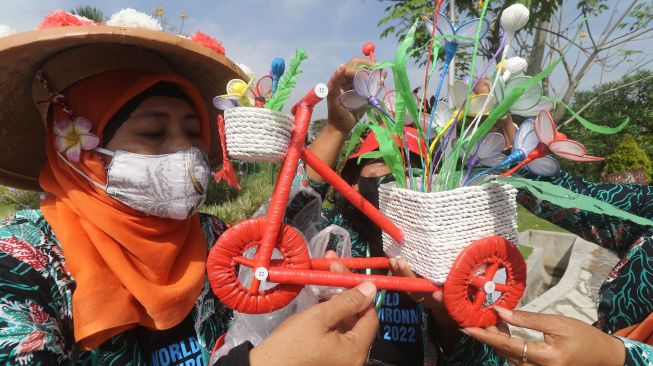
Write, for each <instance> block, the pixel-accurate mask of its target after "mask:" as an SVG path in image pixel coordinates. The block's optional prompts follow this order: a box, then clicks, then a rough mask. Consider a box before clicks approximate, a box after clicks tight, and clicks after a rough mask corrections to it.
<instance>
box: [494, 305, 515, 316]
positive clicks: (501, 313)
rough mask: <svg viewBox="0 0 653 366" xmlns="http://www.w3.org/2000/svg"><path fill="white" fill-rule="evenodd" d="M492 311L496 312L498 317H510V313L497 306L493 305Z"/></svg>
mask: <svg viewBox="0 0 653 366" xmlns="http://www.w3.org/2000/svg"><path fill="white" fill-rule="evenodd" d="M494 310H496V311H497V313H499V315H501V316H504V317H508V318H509V317H511V316H512V311H510V310H508V309H506V308H502V307H501V306H499V305H494Z"/></svg>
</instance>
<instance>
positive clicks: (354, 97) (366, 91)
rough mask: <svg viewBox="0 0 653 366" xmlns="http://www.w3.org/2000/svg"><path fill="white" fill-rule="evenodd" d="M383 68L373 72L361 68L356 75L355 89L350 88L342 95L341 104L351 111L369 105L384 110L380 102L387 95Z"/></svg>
mask: <svg viewBox="0 0 653 366" xmlns="http://www.w3.org/2000/svg"><path fill="white" fill-rule="evenodd" d="M381 72H382V71H381V69H376V70H374V71H372V72H369V71H367V70H359V71H358V72H356V75H354V90H349V91H347V92H345V93H344V94H343V95H341V96H340V104H342V106H343V107H345V108H347V109H349V110H350V111H355V110H358V109H360V108H363V107H365V106H367V105H370V106H372V107H375V108H377V109H378V110H381V111H383V110H384V109H383V107H382V106H381V103H380V102H379V101H380V100H382V98H383V97H384V96H385V88H384V87H383V83H382V81H381Z"/></svg>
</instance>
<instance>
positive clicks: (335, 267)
mask: <svg viewBox="0 0 653 366" xmlns="http://www.w3.org/2000/svg"><path fill="white" fill-rule="evenodd" d="M329 269H330V270H331V272H338V273H342V272H345V270H346V268H345V266H344V265H343V264H342V263H340V262H332V263H331V266H329Z"/></svg>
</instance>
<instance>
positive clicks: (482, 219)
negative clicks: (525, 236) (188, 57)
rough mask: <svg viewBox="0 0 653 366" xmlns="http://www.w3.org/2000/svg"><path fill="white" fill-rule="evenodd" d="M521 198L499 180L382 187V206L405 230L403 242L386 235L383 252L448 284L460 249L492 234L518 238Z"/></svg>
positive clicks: (385, 185) (380, 195)
mask: <svg viewBox="0 0 653 366" xmlns="http://www.w3.org/2000/svg"><path fill="white" fill-rule="evenodd" d="M516 196H517V190H516V189H515V188H514V187H512V186H511V185H507V184H499V183H488V184H484V185H481V186H472V187H463V188H458V189H454V190H451V191H444V192H432V193H424V192H417V191H411V190H408V189H404V188H398V187H397V186H396V185H395V184H394V183H390V184H384V185H381V187H380V188H379V209H380V210H381V212H383V213H384V214H385V215H386V216H387V217H388V218H389V219H390V220H391V221H392V222H393V223H395V224H396V225H397V226H398V227H399V228H401V230H402V231H403V232H404V243H403V245H398V244H397V243H396V242H395V241H394V240H392V238H391V237H390V236H389V235H387V234H386V233H383V250H384V251H385V253H386V254H387V255H388V257H402V258H405V259H406V260H407V261H408V263H409V264H410V267H411V269H413V270H414V271H415V272H416V273H418V274H420V275H421V276H423V277H425V278H428V279H430V280H431V281H434V282H436V283H444V281H445V280H446V279H447V275H448V274H449V269H450V268H451V266H452V264H453V262H454V260H455V259H456V257H457V256H458V253H460V251H461V250H462V249H464V248H465V247H467V246H468V245H470V244H472V243H473V242H474V241H476V240H478V239H481V238H483V237H486V236H490V235H500V236H502V237H504V238H506V239H508V240H510V241H511V242H513V243H514V242H515V241H516V239H517V211H516V202H515V199H516Z"/></svg>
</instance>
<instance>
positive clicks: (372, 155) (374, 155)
mask: <svg viewBox="0 0 653 366" xmlns="http://www.w3.org/2000/svg"><path fill="white" fill-rule="evenodd" d="M386 154H387V152H384V151H369V152H366V153H365V154H363V155H361V156H359V157H358V163H359V164H360V162H361V160H362V159H378V158H382V157H384V156H385V155H386Z"/></svg>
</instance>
